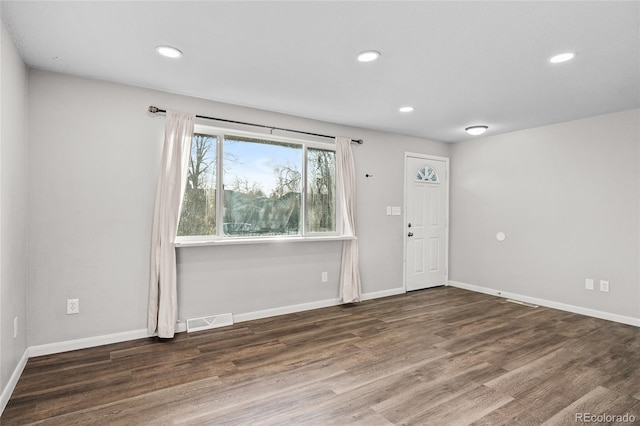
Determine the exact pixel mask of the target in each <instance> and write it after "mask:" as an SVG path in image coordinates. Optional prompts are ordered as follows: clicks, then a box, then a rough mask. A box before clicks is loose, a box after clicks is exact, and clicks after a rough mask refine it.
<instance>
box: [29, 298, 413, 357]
mask: <svg viewBox="0 0 640 426" xmlns="http://www.w3.org/2000/svg"><path fill="white" fill-rule="evenodd" d="M404 292H405V291H404V288H394V289H390V290H383V291H376V292H372V293H364V294H363V295H362V297H361V299H362V300H371V299H379V298H381V297H388V296H394V295H397V294H402V293H404ZM341 303H342V302H341V301H340V299H338V298H336V299H326V300H318V301H315V302H308V303H301V304H298V305H289V306H282V307H278V308H271V309H264V310H261V311H253V312H245V313H242V314H234V315H233V320H234V322H244V321H251V320H254V319H261V318H268V317H275V316H278V315H284V314H291V313H295V312H303V311H309V310H312V309H319V308H326V307H329V306H337V305H340V304H341ZM185 331H187V325H186V323H185V322H184V321H182V320H180V321H179V322H178V324H176V332H178V333H181V332H185ZM152 336H153V335H150V334H149V333H147V330H146V329H142V330H132V331H125V332H122V333H114V334H105V335H102V336H94V337H86V338H83V339H75V340H65V341H62V342H55V343H47V344H44V345H37V346H31V347H29V348H28V349H27V351H28V355H29V357H36V356H42V355H51V354H56V353H60V352H67V351H74V350H77V349H86V348H92V347H95V346H102V345H108V344H110V343H119V342H126V341H129V340H135V339H143V338H146V337H152Z"/></svg>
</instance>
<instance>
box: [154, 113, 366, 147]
mask: <svg viewBox="0 0 640 426" xmlns="http://www.w3.org/2000/svg"><path fill="white" fill-rule="evenodd" d="M149 112H150V113H151V114H157V113H166V112H167V110H164V109H160V108H158V107H155V106H150V107H149ZM196 117H197V118H203V119H205V120H215V121H224V122H225V123H233V124H243V125H245V126H253V127H262V128H264V129H271V130H272V131H273V130H282V131H284V132H293V133H300V134H302V135H309V136H318V137H321V138H330V139H335V136H329V135H321V134H319V133H310V132H303V131H301V130H293V129H285V128H283V127H274V126H265V125H264V124H255V123H247V122H244V121H235V120H227V119H225V118H216V117H207V116H204V115H196ZM351 142H355V143H357V144H359V145H362V144H363V143H364V141H363V140H362V139H351Z"/></svg>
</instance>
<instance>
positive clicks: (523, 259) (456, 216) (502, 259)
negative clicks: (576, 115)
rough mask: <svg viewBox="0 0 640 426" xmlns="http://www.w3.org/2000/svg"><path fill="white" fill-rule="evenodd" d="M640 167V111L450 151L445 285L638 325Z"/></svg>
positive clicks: (472, 143)
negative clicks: (499, 237) (591, 282)
mask: <svg viewBox="0 0 640 426" xmlns="http://www.w3.org/2000/svg"><path fill="white" fill-rule="evenodd" d="M639 159H640V110H632V111H626V112H620V113H615V114H608V115H603V116H598V117H593V118H587V119H583V120H577V121H572V122H567V123H561V124H557V125H552V126H545V127H540V128H535V129H529V130H524V131H520V132H515V133H510V134H504V135H499V136H493V137H485V138H481V139H475V140H472V141H467V142H462V143H457V144H454V146H453V149H452V174H451V211H452V216H451V257H450V259H451V263H450V272H451V274H450V279H451V280H454V281H459V282H462V283H466V284H472V285H477V286H481V287H487V288H492V289H497V290H501V291H505V292H511V293H515V294H520V295H525V296H529V297H535V298H539V299H545V300H550V301H554V302H560V303H564V304H569V305H574V306H578V307H583V308H588V309H593V310H598V311H603V312H607V313H613V314H618V315H623V316H628V317H632V318H640V271H639V268H640V262H639V259H640V247H639V245H640V230H639V221H638V220H639V219H638V218H639V216H640V211H639V208H640V198H639V197H640V167H639V166H640V161H639ZM499 231H502V232H504V233H505V234H506V237H507V238H506V240H505V241H504V242H502V243H499V242H498V241H496V238H495V235H496V233H497V232H499ZM585 278H593V279H595V280H596V286H597V285H598V281H599V280H601V279H602V280H609V281H610V286H611V291H610V293H608V294H606V293H601V292H599V291H598V290H596V291H588V290H585V286H584V280H585Z"/></svg>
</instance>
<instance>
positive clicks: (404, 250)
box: [402, 151, 451, 292]
mask: <svg viewBox="0 0 640 426" xmlns="http://www.w3.org/2000/svg"><path fill="white" fill-rule="evenodd" d="M409 157H414V158H422V159H424V160H434V161H444V183H445V198H446V202H445V212H444V216H445V227H444V229H445V232H444V243H445V249H444V282H445V285H446V283H447V282H449V222H450V218H449V204H450V203H451V200H450V195H449V168H450V164H451V160H450V159H449V157H440V156H438V155H429V154H421V153H417V152H407V151H405V153H404V176H403V184H402V185H403V187H404V191H403V197H404V198H403V201H404V206H403V207H404V208H403V210H404V212H403V218H402V231H403V236H402V242H403V247H402V286H403V289H404V291H405V292H406V291H407V232H406V231H407V228H406V224H407V161H408V158H409Z"/></svg>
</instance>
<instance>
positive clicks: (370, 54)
mask: <svg viewBox="0 0 640 426" xmlns="http://www.w3.org/2000/svg"><path fill="white" fill-rule="evenodd" d="M379 57H380V52H376V51H375V50H367V51H366V52H362V53H360V54H359V55H358V60H359V61H360V62H371V61H375V60H376V59H378V58H379Z"/></svg>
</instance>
